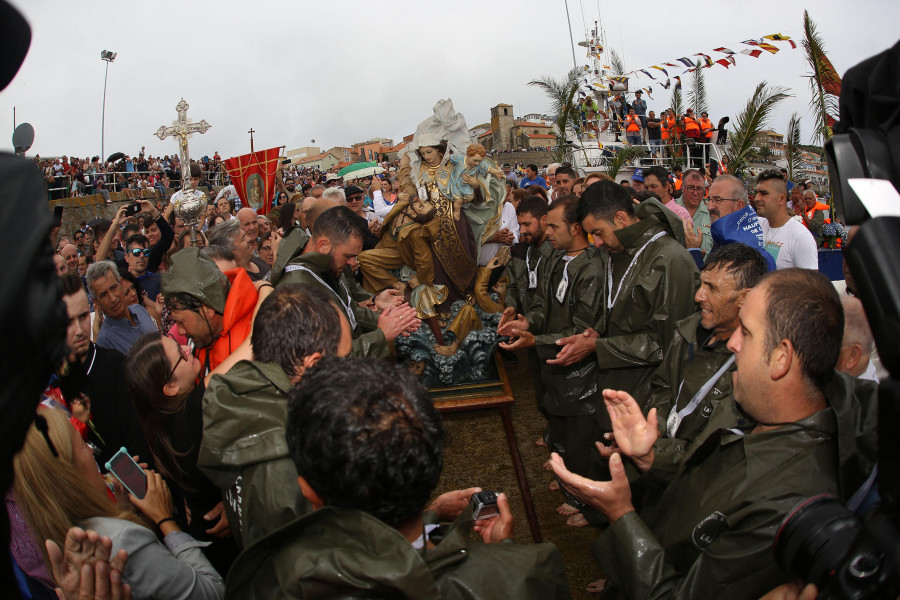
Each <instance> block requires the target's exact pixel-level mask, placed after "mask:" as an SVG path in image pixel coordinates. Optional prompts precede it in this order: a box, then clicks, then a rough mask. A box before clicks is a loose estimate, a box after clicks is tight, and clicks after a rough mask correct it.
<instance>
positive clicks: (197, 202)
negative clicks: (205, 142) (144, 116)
mask: <svg viewBox="0 0 900 600" xmlns="http://www.w3.org/2000/svg"><path fill="white" fill-rule="evenodd" d="M188 108H189V106H188V103H187V102H185V101H184V98H182V99H181V101H180V102H179V103H178V104H177V105H176V106H175V111H176V112H177V113H178V119H177V120H176V121H173V122H172V126H171V127H166V126H165V125H163V126H162V127H160V128H159V129H158V130H157V132H156V137H158V138H159V139H161V140H164V139H166V138H167V137H176V138H178V154H179V160H181V190H180V191H178V192H175V193H174V194H172V198H171V200H170V202H172V204H174V205H175V214H177V215H178V216H179V217H181V218H182V219H184V221H185V223H186V224H187V225H188V226H189V227H190V228H191V244H192V245H194V246H196V245H197V226H198V223H197V218H198V217H199V216H200V214H201V213H202V211H203V210H204V209H206V206H207V204H208V202H209V199H208V198H207V197H206V194H204V193H203V192H202V191H200V190H198V189H194V188H193V186H192V185H191V158H190V155H189V154H188V138H189V137H190V136H191V134H194V133H201V134H202V133H206V131H207V130H208V129H209V128H210V124H209V123H207V122H206V119H204V120H202V121H200V122H199V123H193V122H192V121H191V120H190V119H188V118H187V111H188Z"/></svg>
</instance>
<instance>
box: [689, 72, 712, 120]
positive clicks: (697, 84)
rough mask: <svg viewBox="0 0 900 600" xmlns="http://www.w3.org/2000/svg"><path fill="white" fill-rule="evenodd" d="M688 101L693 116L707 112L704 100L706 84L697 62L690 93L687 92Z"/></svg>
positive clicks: (707, 108) (707, 105) (707, 104)
mask: <svg viewBox="0 0 900 600" xmlns="http://www.w3.org/2000/svg"><path fill="white" fill-rule="evenodd" d="M688 100H690V102H691V108H693V109H694V114H695V115H697V116H698V117H699V116H700V113H704V112H709V102H707V100H706V82H705V81H704V80H703V65H702V64H701V63H700V61H699V60H698V61H697V64H696V65H695V67H694V74H693V76H692V77H691V91H690V92H688Z"/></svg>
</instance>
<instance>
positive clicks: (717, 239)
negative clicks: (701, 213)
mask: <svg viewBox="0 0 900 600" xmlns="http://www.w3.org/2000/svg"><path fill="white" fill-rule="evenodd" d="M709 219H710V223H711V226H710V237H711V238H712V242H713V249H715V248H716V247H718V246H724V245H726V244H731V243H734V242H740V243H742V244H747V245H748V246H750V247H751V248H756V249H757V250H758V251H759V252H761V253H762V255H763V258H765V259H766V264H768V266H769V270H770V271H774V270H775V259H774V258H772V255H771V254H769V253H768V252H766V247H765V242H764V239H763V234H762V227H761V226H760V223H759V219H758V218H757V216H756V212H755V211H754V210H753V208H751V207H750V203H749V201H748V200H747V188H745V187H744V183H743V182H742V181H741V180H740V179H738V178H737V177H735V176H733V175H719V176H718V177H716V179H715V180H714V181H713V182H712V185H710V186H709Z"/></svg>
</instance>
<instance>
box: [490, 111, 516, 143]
mask: <svg viewBox="0 0 900 600" xmlns="http://www.w3.org/2000/svg"><path fill="white" fill-rule="evenodd" d="M514 124H515V118H514V117H513V107H512V105H511V104H498V105H497V106H495V107H494V108H492V109H491V139H492V141H493V144H494V150H508V149H512V148H514V147H515V144H514V143H513V137H512V131H513V125H514Z"/></svg>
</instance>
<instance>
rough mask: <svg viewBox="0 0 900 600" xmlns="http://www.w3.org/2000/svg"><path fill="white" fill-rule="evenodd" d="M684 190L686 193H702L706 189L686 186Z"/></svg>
mask: <svg viewBox="0 0 900 600" xmlns="http://www.w3.org/2000/svg"><path fill="white" fill-rule="evenodd" d="M684 189H685V190H686V191H688V192H702V191H703V190H705V189H706V188H705V187H702V186H699V185H686V186H684Z"/></svg>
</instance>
